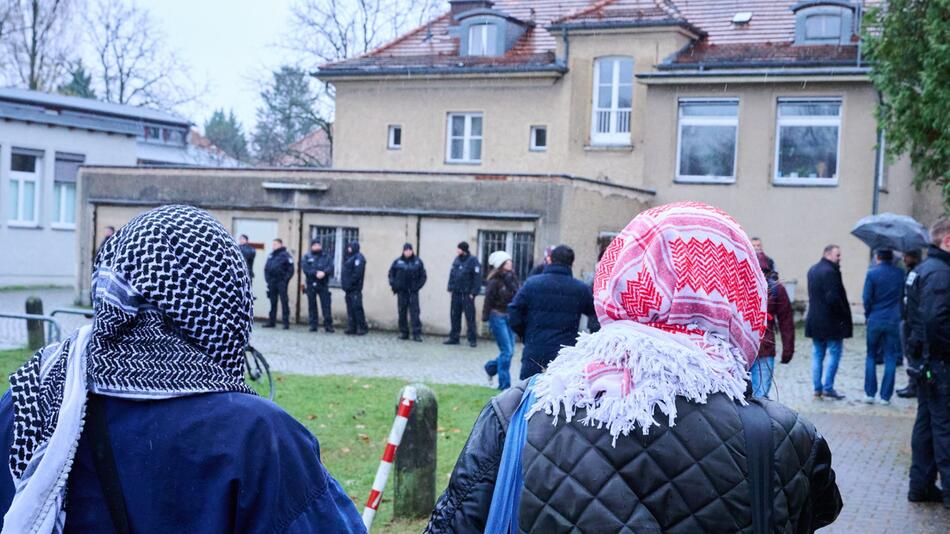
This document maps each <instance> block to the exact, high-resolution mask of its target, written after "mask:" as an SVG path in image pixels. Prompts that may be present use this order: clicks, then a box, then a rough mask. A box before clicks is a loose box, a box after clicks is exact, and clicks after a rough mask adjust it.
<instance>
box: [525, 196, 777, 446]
mask: <svg viewBox="0 0 950 534" xmlns="http://www.w3.org/2000/svg"><path fill="white" fill-rule="evenodd" d="M766 302H767V291H766V282H765V278H764V277H763V275H762V271H761V269H760V268H759V265H758V260H757V259H756V255H755V251H754V250H753V248H752V244H751V242H750V241H749V238H748V236H746V234H745V232H744V231H743V230H742V228H741V227H740V226H739V223H738V222H736V220H735V219H733V218H732V217H731V216H729V215H728V214H727V213H725V212H723V211H721V210H719V209H717V208H714V207H712V206H709V205H706V204H703V203H698V202H678V203H674V204H667V205H664V206H659V207H656V208H652V209H650V210H647V211H645V212H643V213H641V214H640V215H638V216H637V217H636V218H634V219H633V220H632V221H631V222H630V224H629V225H627V227H626V228H624V230H623V231H622V232H621V233H620V234H619V235H618V236H617V237H616V238H615V239H614V240H613V242H612V243H611V244H610V246H609V247H608V248H607V250H606V251H605V252H604V255H603V258H602V259H601V261H600V263H599V264H598V266H597V276H596V278H595V280H594V303H595V307H596V309H597V316H598V318H599V320H600V323H601V325H603V327H602V329H601V330H600V331H599V332H597V333H596V334H584V335H581V336H580V338H579V339H578V342H577V345H576V346H574V347H564V348H563V349H561V351H560V353H559V355H558V357H557V359H555V360H554V361H553V362H551V365H550V366H549V368H548V369H547V370H546V371H545V373H544V374H543V375H541V376H539V377H538V379H537V380H536V382H535V395H536V397H537V399H538V400H537V402H536V403H535V405H534V407H533V409H532V410H531V413H532V414H533V413H536V412H538V411H545V412H547V413H549V414H552V415H554V416H557V415H558V414H559V413H560V411H561V409H562V407H563V409H564V410H565V414H566V417H567V419H568V421H570V419H571V417H573V415H574V411H575V410H576V409H577V408H584V409H586V410H587V415H586V417H585V419H584V422H585V423H587V424H597V425H598V426H606V427H607V428H608V429H609V431H610V433H611V434H612V435H613V436H614V440H616V438H617V436H619V435H621V434H624V435H626V434H627V433H629V432H630V431H631V430H632V429H633V428H635V427H640V428H641V430H642V431H643V433H644V434H646V433H648V432H649V429H650V427H651V426H652V425H654V424H658V423H657V422H656V420H655V419H654V417H653V416H654V413H655V410H656V408H659V409H660V410H661V412H662V413H664V414H666V415H667V416H668V419H669V425H670V426H672V425H673V424H674V420H675V418H676V406H675V398H676V397H677V396H683V397H686V398H687V399H689V400H692V401H695V402H701V403H702V402H706V398H707V397H708V396H709V395H711V394H713V393H720V392H721V393H725V394H726V395H728V396H729V397H731V398H733V399H739V400H741V399H743V397H744V393H745V389H746V380H747V376H748V369H749V368H750V367H751V366H752V362H754V361H755V357H756V354H757V353H758V348H759V339H760V337H761V335H762V333H763V332H764V331H765V327H766V320H767V312H766V309H767V308H766ZM556 421H557V418H556V417H555V422H556Z"/></svg>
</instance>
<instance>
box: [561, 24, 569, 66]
mask: <svg viewBox="0 0 950 534" xmlns="http://www.w3.org/2000/svg"><path fill="white" fill-rule="evenodd" d="M561 39H563V40H564V66H565V67H567V66H568V61H569V60H570V58H571V41H570V40H569V39H568V38H567V28H561Z"/></svg>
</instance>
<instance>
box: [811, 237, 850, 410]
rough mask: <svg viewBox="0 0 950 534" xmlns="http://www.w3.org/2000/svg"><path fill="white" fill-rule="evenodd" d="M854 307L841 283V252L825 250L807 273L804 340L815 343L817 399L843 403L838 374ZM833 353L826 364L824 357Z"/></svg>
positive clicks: (813, 369)
mask: <svg viewBox="0 0 950 534" xmlns="http://www.w3.org/2000/svg"><path fill="white" fill-rule="evenodd" d="M852 329H853V324H852V322H851V305H850V304H849V303H848V295H847V293H845V290H844V284H843V283H842V282H841V248H840V247H839V246H838V245H828V246H827V247H825V250H824V254H823V256H822V258H821V260H819V261H818V263H816V264H815V265H813V266H812V268H811V269H809V270H808V314H807V316H806V317H805V337H810V338H811V339H812V347H813V351H812V361H811V379H812V385H813V386H814V389H815V397H817V398H821V397H826V398H829V399H835V400H841V399H843V398H844V395H842V394H840V393H838V392H837V391H835V374H836V373H837V372H838V362H840V361H841V350H842V348H843V346H844V339H845V338H849V337H851V336H852ZM826 352H831V354H830V358H828V361H827V363H826V362H825V353H826Z"/></svg>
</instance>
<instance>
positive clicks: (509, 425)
mask: <svg viewBox="0 0 950 534" xmlns="http://www.w3.org/2000/svg"><path fill="white" fill-rule="evenodd" d="M594 300H595V307H596V310H597V317H598V319H599V321H600V323H601V324H602V325H603V326H602V328H601V329H600V331H598V332H596V333H593V334H581V335H580V336H579V337H578V339H577V343H576V345H575V346H572V347H563V348H562V349H561V351H560V352H559V354H558V356H557V358H556V359H555V360H554V361H552V362H551V364H550V365H549V366H548V368H547V369H546V370H545V371H544V373H542V374H540V375H538V376H537V377H535V378H534V379H533V380H531V381H530V382H522V383H521V384H518V385H517V386H516V387H513V388H511V389H509V390H508V391H506V392H505V393H502V394H500V395H499V396H497V397H495V398H494V399H492V401H491V402H490V403H489V404H488V405H487V406H486V407H485V409H484V410H483V411H482V413H481V415H480V416H479V418H478V420H477V421H476V423H475V427H474V429H473V430H472V434H471V436H470V437H469V441H468V444H467V445H466V446H465V448H464V450H463V451H462V454H461V455H460V457H459V459H458V462H457V464H456V466H455V470H454V472H453V473H452V477H451V479H450V482H449V487H448V488H447V489H446V491H445V493H444V494H443V495H442V497H441V498H440V499H439V500H438V502H437V504H436V507H435V510H434V511H433V513H432V516H431V517H430V521H429V525H428V528H427V529H426V532H430V533H442V532H453V533H467V532H473V533H474V532H488V533H490V534H499V533H501V532H505V533H507V532H509V531H511V532H545V533H547V532H739V531H750V532H751V531H752V530H753V527H754V526H755V531H756V532H763V531H766V530H768V528H767V527H766V526H764V525H763V524H762V523H759V524H758V525H754V524H753V515H754V513H755V514H758V513H759V511H761V510H762V509H763V507H768V508H769V509H770V510H771V513H770V515H765V516H756V517H767V518H770V520H771V522H772V525H773V526H774V531H781V532H812V531H814V530H815V529H817V528H820V527H823V526H825V525H827V524H829V523H831V522H833V521H834V520H835V518H836V517H837V515H838V513H839V512H840V510H841V506H842V503H841V498H840V494H839V492H838V488H837V485H836V484H835V474H834V471H833V470H832V469H831V452H830V450H829V448H828V445H827V443H826V442H825V440H824V439H823V438H822V436H821V434H819V433H818V432H817V430H816V429H815V427H814V426H813V425H812V424H811V423H809V422H807V421H806V420H804V419H803V418H802V417H800V416H799V415H798V414H796V413H795V412H794V411H792V410H790V409H789V408H787V407H785V406H782V405H780V404H778V403H775V402H771V401H768V400H758V399H756V400H753V399H751V396H750V394H751V391H750V388H749V382H748V381H749V368H750V366H751V365H752V362H753V361H754V360H755V357H756V355H757V352H758V349H759V342H760V337H761V336H762V333H763V332H764V330H765V327H766V323H767V313H766V302H767V295H766V282H765V279H764V277H763V275H762V271H761V269H760V266H759V263H758V261H757V258H756V255H755V251H754V250H753V248H752V244H751V243H750V242H749V238H748V237H747V236H746V234H745V232H744V231H743V230H742V228H741V227H740V226H739V224H738V223H737V222H736V221H735V220H734V219H733V218H732V217H731V216H729V215H728V214H726V213H724V212H722V211H721V210H719V209H716V208H714V207H711V206H708V205H706V204H702V203H696V202H683V203H674V204H667V205H664V206H659V207H656V208H652V209H650V210H647V211H645V212H643V213H641V214H640V215H638V216H637V217H635V218H634V219H633V220H632V221H631V222H630V224H629V225H628V226H627V227H626V228H625V229H624V230H623V231H622V232H621V233H620V234H619V235H618V236H617V237H616V238H615V239H614V240H613V242H612V243H611V244H610V246H609V247H608V248H607V249H606V251H605V253H604V255H603V257H602V258H601V261H600V262H599V264H598V267H597V274H596V277H595V280H594ZM753 405H754V406H753ZM750 409H755V410H757V411H756V412H755V414H756V415H757V416H758V414H761V416H760V417H761V418H760V419H759V421H766V422H767V426H766V423H759V425H758V427H757V428H758V429H763V430H762V432H761V433H759V434H757V435H758V436H760V437H761V436H768V434H769V432H768V430H771V438H772V439H771V443H772V450H771V453H772V455H774V462H773V463H772V465H771V473H772V476H771V478H770V479H771V480H772V481H773V482H774V488H775V489H777V488H782V490H778V491H773V493H772V496H771V497H772V498H771V499H769V498H765V499H764V501H763V500H762V499H759V500H756V501H755V503H753V496H752V486H753V482H752V480H753V479H752V478H751V475H750V473H751V470H750V467H749V463H748V462H747V457H748V455H749V452H748V449H747V444H748V443H747V441H746V439H745V429H746V426H745V425H744V422H745V421H746V417H747V416H746V415H744V413H745V412H742V411H743V410H750ZM763 442H764V441H763V440H758V441H755V442H753V443H755V445H756V446H757V447H758V446H759V444H761V443H763ZM756 450H766V447H765V446H762V448H759V449H756ZM768 479H769V477H768V476H767V475H763V476H762V477H759V478H757V480H760V481H761V480H768ZM758 495H760V496H761V495H763V494H761V493H760V494H758ZM763 503H765V504H763ZM763 513H764V512H763ZM499 518H501V519H499ZM769 531H773V530H769Z"/></svg>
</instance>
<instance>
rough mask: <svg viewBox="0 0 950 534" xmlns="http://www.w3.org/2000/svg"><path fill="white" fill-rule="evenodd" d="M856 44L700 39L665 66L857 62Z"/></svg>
mask: <svg viewBox="0 0 950 534" xmlns="http://www.w3.org/2000/svg"><path fill="white" fill-rule="evenodd" d="M857 48H858V47H856V46H837V45H818V46H814V45H813V46H795V45H794V44H792V43H727V44H711V43H709V42H708V41H706V40H703V41H699V42H697V43H695V44H693V45H692V46H690V47H689V48H687V49H686V50H684V51H683V52H681V53H679V54H677V55H676V57H675V58H673V60H672V61H670V62H668V63H664V64H663V65H662V66H661V68H662V67H666V68H675V67H677V66H679V67H682V66H685V65H691V64H703V65H704V66H709V67H714V66H717V65H719V66H732V67H735V66H749V67H755V66H764V65H768V64H783V65H784V64H787V63H796V64H798V65H801V66H805V65H809V64H822V65H829V64H835V63H854V62H855V60H856V59H857Z"/></svg>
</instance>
